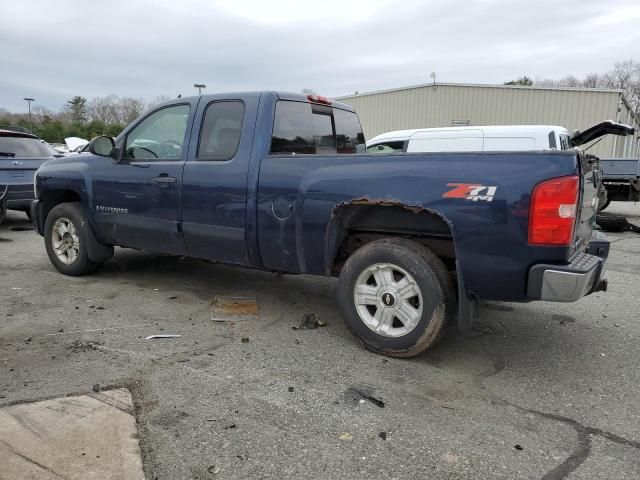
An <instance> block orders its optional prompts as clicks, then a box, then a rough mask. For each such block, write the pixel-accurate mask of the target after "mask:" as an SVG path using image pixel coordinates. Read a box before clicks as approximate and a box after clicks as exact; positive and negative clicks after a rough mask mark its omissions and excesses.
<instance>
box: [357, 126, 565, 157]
mask: <svg viewBox="0 0 640 480" xmlns="http://www.w3.org/2000/svg"><path fill="white" fill-rule="evenodd" d="M570 148H572V144H571V134H570V133H569V131H568V130H567V129H566V128H564V127H559V126H557V125H492V126H478V127H447V128H419V129H414V130H396V131H394V132H387V133H382V134H380V135H377V136H375V137H373V138H372V139H371V140H369V141H368V142H367V153H370V154H389V153H395V152H409V153H411V152H505V151H506V152H508V151H517V150H568V149H570Z"/></svg>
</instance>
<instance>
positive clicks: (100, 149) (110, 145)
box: [89, 135, 116, 157]
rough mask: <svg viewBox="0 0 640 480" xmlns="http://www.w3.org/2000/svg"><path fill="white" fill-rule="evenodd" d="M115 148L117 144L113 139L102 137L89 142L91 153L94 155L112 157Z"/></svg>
mask: <svg viewBox="0 0 640 480" xmlns="http://www.w3.org/2000/svg"><path fill="white" fill-rule="evenodd" d="M115 146H116V143H115V142H114V141H113V138H111V137H107V136H105V135H100V136H99V137H96V138H94V139H93V140H91V142H89V151H90V152H91V153H93V154H94V155H99V156H101V157H110V156H111V154H112V152H113V149H114V148H115Z"/></svg>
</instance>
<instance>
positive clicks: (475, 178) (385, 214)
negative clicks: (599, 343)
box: [33, 91, 609, 356]
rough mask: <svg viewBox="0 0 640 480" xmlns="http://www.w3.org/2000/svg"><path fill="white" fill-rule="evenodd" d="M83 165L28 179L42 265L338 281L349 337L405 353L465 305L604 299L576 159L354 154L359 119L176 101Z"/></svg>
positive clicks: (600, 259)
mask: <svg viewBox="0 0 640 480" xmlns="http://www.w3.org/2000/svg"><path fill="white" fill-rule="evenodd" d="M90 151H91V153H92V154H90V155H76V156H73V157H71V156H70V157H66V158H61V159H56V160H52V161H50V162H47V163H46V164H44V165H43V166H42V167H41V168H40V169H39V170H38V172H37V174H36V184H35V189H36V195H37V200H36V201H35V202H34V204H33V215H34V223H35V226H36V228H37V230H38V232H39V233H40V234H41V235H43V236H44V239H45V246H46V249H47V253H48V255H49V258H50V259H51V262H52V263H53V265H54V266H55V267H56V268H57V269H58V270H59V271H60V272H62V273H64V274H67V275H82V274H86V273H89V272H92V271H94V270H95V269H96V268H97V267H99V266H100V265H101V264H102V263H104V262H105V261H107V260H108V259H109V258H110V257H111V256H112V255H113V247H114V246H122V247H131V248H137V249H144V250H152V251H156V252H163V253H167V254H174V255H188V256H192V257H196V258H202V259H206V260H212V261H217V262H224V263H229V264H237V265H242V266H246V267H253V268H258V269H263V270H269V271H278V272H286V273H304V274H311V275H324V276H336V277H339V280H338V284H337V294H338V302H339V305H340V308H341V311H342V314H343V317H344V319H345V322H346V324H347V326H348V327H349V329H350V330H351V331H352V332H353V333H354V334H355V335H356V336H357V337H358V338H360V339H361V340H362V341H363V342H364V343H365V345H366V346H367V347H368V348H371V349H373V350H375V351H378V352H381V353H384V354H386V355H392V356H411V355H416V354H418V353H420V352H422V351H424V350H425V349H427V348H428V347H429V346H431V345H432V344H433V343H434V342H435V341H436V340H437V339H438V338H439V336H440V335H441V333H442V331H443V327H444V325H445V323H446V322H447V321H448V320H449V319H450V318H452V317H453V316H454V315H455V314H456V313H457V316H458V324H459V326H460V328H461V329H463V330H468V329H469V328H470V325H471V319H472V317H473V306H474V305H475V304H476V302H477V301H478V300H496V301H513V302H527V301H531V300H551V301H575V300H578V299H580V298H581V297H582V296H584V295H587V294H589V293H592V292H594V291H597V290H599V289H603V288H604V286H605V285H606V283H605V281H604V280H603V279H602V276H603V272H604V267H605V261H606V257H607V254H608V251H609V243H608V241H607V240H606V238H605V237H603V236H602V235H600V234H597V232H594V231H592V226H593V223H594V217H595V214H596V210H595V207H596V203H597V190H598V188H599V182H600V179H599V177H598V170H597V168H596V166H597V159H593V158H587V157H586V156H585V155H583V154H582V153H581V152H580V151H579V150H574V149H570V150H565V151H544V152H543V151H540V152H502V153H495V152H494V153H488V152H486V153H483V152H463V153H414V154H412V153H405V154H394V155H367V154H366V152H365V150H364V136H363V134H362V129H361V126H360V122H359V121H358V117H357V116H356V114H355V112H354V111H353V110H352V109H351V108H350V107H348V106H347V105H344V104H340V103H336V102H331V101H330V100H327V99H326V98H324V97H316V96H305V95H299V94H288V93H279V92H271V91H267V92H258V93H237V94H225V95H208V96H200V97H193V98H181V99H176V100H173V101H170V102H166V103H164V104H162V105H159V106H157V107H155V108H154V109H153V110H151V111H149V112H147V113H145V114H144V115H143V116H141V117H140V118H139V119H137V120H136V121H134V122H133V123H132V124H131V125H130V126H129V127H127V128H126V129H125V130H124V131H123V132H122V134H121V135H120V136H119V137H118V138H116V139H115V141H114V140H113V139H111V138H109V137H98V138H96V139H94V140H93V141H92V143H91V146H90Z"/></svg>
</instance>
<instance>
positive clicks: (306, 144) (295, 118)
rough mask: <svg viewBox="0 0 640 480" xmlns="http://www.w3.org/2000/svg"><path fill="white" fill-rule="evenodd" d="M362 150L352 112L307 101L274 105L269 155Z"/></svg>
mask: <svg viewBox="0 0 640 480" xmlns="http://www.w3.org/2000/svg"><path fill="white" fill-rule="evenodd" d="M362 151H364V135H363V133H362V127H361V126H360V121H359V120H358V116H357V115H356V114H355V113H354V112H350V111H347V110H341V109H339V108H333V107H331V106H328V105H316V104H311V103H307V102H295V101H289V100H281V101H279V102H278V103H277V104H276V112H275V117H274V122H273V135H272V138H271V154H272V155H273V154H276V155H282V154H318V155H336V154H353V153H358V152H362Z"/></svg>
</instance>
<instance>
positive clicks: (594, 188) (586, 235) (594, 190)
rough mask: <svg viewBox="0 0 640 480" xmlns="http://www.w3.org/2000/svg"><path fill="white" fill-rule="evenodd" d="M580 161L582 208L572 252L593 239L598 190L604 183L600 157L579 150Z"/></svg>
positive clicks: (577, 221) (577, 220)
mask: <svg viewBox="0 0 640 480" xmlns="http://www.w3.org/2000/svg"><path fill="white" fill-rule="evenodd" d="M578 160H579V162H580V174H581V176H582V178H581V181H580V188H581V192H580V209H579V211H578V217H577V219H576V233H575V242H574V244H573V248H572V252H576V251H578V250H580V249H581V248H582V247H584V246H586V245H587V244H588V243H589V241H590V239H591V232H592V230H593V227H594V225H595V223H596V215H597V213H598V191H599V190H600V188H601V184H602V174H601V172H600V166H599V159H598V157H596V156H593V155H586V154H584V153H583V152H578Z"/></svg>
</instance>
